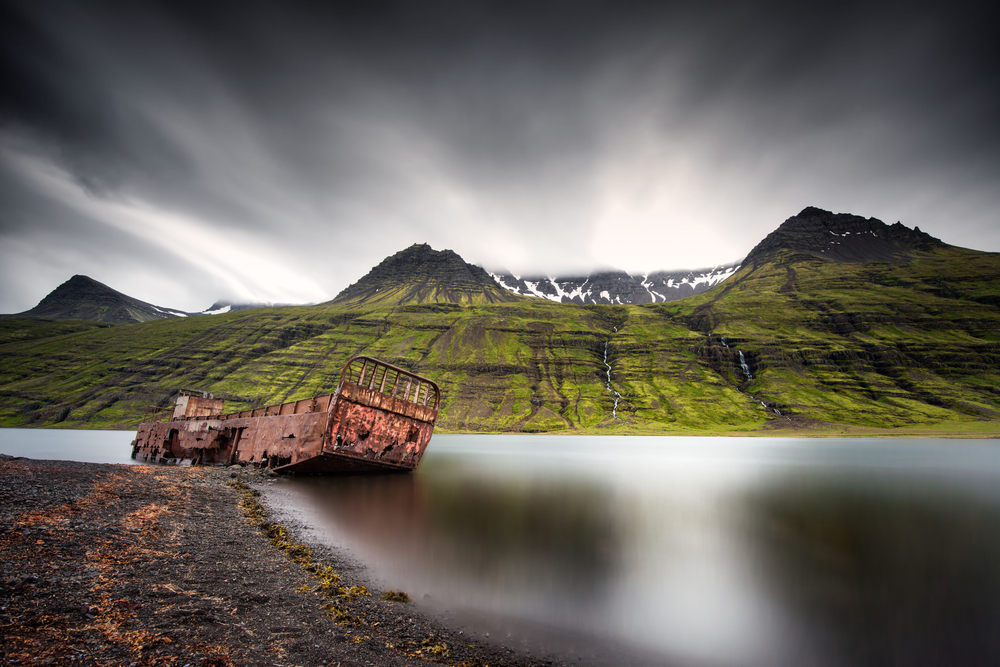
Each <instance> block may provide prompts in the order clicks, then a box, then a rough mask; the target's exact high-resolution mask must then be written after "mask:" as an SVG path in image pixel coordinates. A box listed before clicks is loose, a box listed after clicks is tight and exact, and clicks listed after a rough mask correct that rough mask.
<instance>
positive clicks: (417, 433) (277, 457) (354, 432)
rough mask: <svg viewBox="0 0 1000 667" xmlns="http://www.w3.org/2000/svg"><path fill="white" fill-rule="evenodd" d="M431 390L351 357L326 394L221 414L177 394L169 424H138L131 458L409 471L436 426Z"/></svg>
mask: <svg viewBox="0 0 1000 667" xmlns="http://www.w3.org/2000/svg"><path fill="white" fill-rule="evenodd" d="M440 400H441V391H440V389H439V388H438V386H437V384H435V383H434V382H433V381H431V380H428V379H427V378H425V377H421V376H419V375H415V374H413V373H410V372H409V371H406V370H403V369H402V368H398V367H396V366H392V365H390V364H387V363H384V362H381V361H378V360H376V359H372V358H371V357H354V358H352V359H350V360H349V361H348V362H347V363H346V364H345V365H344V368H343V370H342V371H341V373H340V384H339V385H338V387H337V391H335V392H334V393H332V394H328V395H326V396H317V397H316V398H307V399H304V400H301V401H294V402H291V403H283V404H282V405H272V406H270V407H266V408H257V409H255V410H247V411H244V412H238V413H233V414H225V415H224V414H222V409H223V402H222V400H221V399H216V398H214V397H212V396H211V395H209V394H205V393H201V392H182V395H180V396H178V397H177V402H176V405H175V406H174V408H173V413H172V415H171V416H170V417H169V418H168V420H167V421H150V422H145V423H143V424H141V425H140V426H139V430H138V433H136V438H135V440H134V441H133V442H132V458H134V459H138V460H143V461H151V462H160V463H180V462H188V461H189V462H192V463H203V464H231V463H253V464H257V465H267V466H268V467H269V468H274V469H275V470H277V471H278V472H294V473H300V474H324V473H330V474H338V473H367V472H408V471H410V470H413V469H414V468H416V467H417V464H418V463H419V462H420V458H421V457H422V456H423V453H424V450H425V449H426V448H427V443H428V442H430V439H431V435H432V433H433V431H434V422H435V421H436V420H437V409H438V404H439V403H440Z"/></svg>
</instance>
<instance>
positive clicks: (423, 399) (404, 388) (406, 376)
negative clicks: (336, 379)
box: [339, 356, 441, 410]
mask: <svg viewBox="0 0 1000 667" xmlns="http://www.w3.org/2000/svg"><path fill="white" fill-rule="evenodd" d="M344 382H350V383H351V384H354V385H356V386H358V387H363V388H365V389H368V390H369V391H377V392H378V393H380V394H384V395H386V396H391V397H392V398H395V399H399V400H401V401H406V402H407V403H413V404H414V405H420V406H422V407H429V408H431V409H432V410H437V409H438V404H439V403H440V402H441V389H440V388H439V387H438V385H437V383H436V382H434V381H433V380H430V379H428V378H425V377H423V376H421V375H417V374H416V373H411V372H410V371H408V370H406V369H404V368H400V367H399V366H393V365H392V364H387V363H385V362H384V361H379V360H378V359H373V358H372V357H363V356H357V357H352V358H351V359H350V360H348V362H347V363H346V364H344V369H343V370H342V371H341V372H340V385H339V386H340V387H342V386H344Z"/></svg>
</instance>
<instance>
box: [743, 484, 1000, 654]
mask: <svg viewBox="0 0 1000 667" xmlns="http://www.w3.org/2000/svg"><path fill="white" fill-rule="evenodd" d="M747 501H748V505H747V508H748V509H749V510H750V512H751V515H752V516H754V518H755V521H754V522H753V523H752V524H751V525H750V526H749V528H750V529H751V531H752V532H753V533H754V537H753V540H754V542H755V544H756V547H757V548H756V549H754V550H753V552H754V553H756V554H758V555H759V557H760V559H761V562H762V563H763V565H764V568H765V570H766V571H767V572H768V574H769V579H770V581H771V584H772V585H773V586H774V587H775V588H776V589H777V590H778V591H780V593H779V594H780V595H782V596H784V597H786V598H787V599H788V601H789V602H790V604H791V605H793V607H794V608H795V609H796V610H797V612H798V613H797V616H798V617H799V619H800V620H802V621H804V622H805V623H806V625H807V627H809V628H810V630H811V631H812V632H814V633H815V634H816V637H817V640H818V641H819V642H820V644H825V645H826V646H827V651H828V655H836V656H841V658H842V661H841V664H850V665H890V664H896V665H945V664H949V665H997V664H1000V632H998V628H1000V569H998V568H997V563H1000V508H998V507H997V506H996V504H994V503H990V502H984V499H983V498H982V497H976V496H974V495H972V494H971V493H969V494H966V493H962V492H961V491H960V490H958V489H955V488H950V489H947V488H945V489H942V488H935V489H929V488H927V487H926V485H924V484H920V483H914V482H909V483H907V484H892V483H887V482H886V480H884V479H883V480H881V482H880V485H873V484H871V483H870V481H869V482H868V483H866V482H865V481H863V480H861V481H859V480H847V479H841V480H832V479H831V480H823V481H818V480H816V479H810V480H809V481H808V482H807V483H803V482H802V480H788V481H787V483H785V484H780V485H779V484H776V485H773V486H769V487H767V488H766V489H764V490H762V491H760V492H759V493H757V494H754V495H752V496H750V497H748V498H747Z"/></svg>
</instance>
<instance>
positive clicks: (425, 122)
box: [0, 0, 1000, 313]
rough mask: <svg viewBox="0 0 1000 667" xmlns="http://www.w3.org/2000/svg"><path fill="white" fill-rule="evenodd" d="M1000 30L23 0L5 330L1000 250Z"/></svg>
mask: <svg viewBox="0 0 1000 667" xmlns="http://www.w3.org/2000/svg"><path fill="white" fill-rule="evenodd" d="M987 4H990V3H983V2H977V3H972V4H969V5H968V6H964V5H963V3H960V2H946V3H945V2H938V3H933V4H932V5H929V6H928V7H926V8H920V6H919V5H918V4H916V3H898V4H881V5H879V4H873V3H867V2H866V3H858V4H855V5H852V4H850V3H845V2H836V3H827V4H826V5H822V4H820V3H806V2H794V3H766V4H765V3H752V2H734V3H710V2H692V3H669V2H653V3H630V2H623V1H622V0H616V1H614V2H607V3H601V2H582V1H579V0H572V1H567V2H546V1H545V0H539V1H533V2H511V1H501V2H481V1H477V0H456V1H455V2H437V1H434V0H427V1H423V0H405V1H400V2H377V1H371V0H364V1H358V2H350V3H337V2H329V3H315V6H314V7H311V6H309V5H304V4H303V5H295V4H294V3H290V2H284V1H283V2H270V3H258V2H248V1H247V0H240V1H239V2H233V3H224V2H218V1H213V2H190V3H186V2H185V3H182V2H159V3H156V2H142V1H136V2H114V3H111V2H108V3H104V2H99V1H95V0H87V1H86V2H78V1H75V0H74V1H71V2H48V1H44V0H29V1H25V2H13V3H11V2H6V0H0V49H2V56H0V280H2V292H0V312H7V313H9V312H18V311H21V310H25V309H28V308H30V307H32V306H34V305H35V304H36V303H37V302H38V300H39V299H41V298H42V297H43V296H45V294H47V293H48V292H49V291H51V290H52V289H54V288H55V287H56V286H57V285H59V284H60V283H62V282H63V281H65V280H67V279H68V278H69V277H70V276H72V275H73V274H76V273H81V274H85V275H89V276H91V277H92V278H95V279H96V280H99V281H101V282H104V283H106V284H108V285H110V286H111V287H113V288H115V289H118V290H120V291H122V292H125V293H127V294H129V295H132V296H135V297H138V298H140V299H143V300H146V301H150V302H152V303H155V304H158V305H161V306H168V307H173V308H180V309H184V310H192V311H193V310H202V309H204V308H206V307H208V306H209V305H210V304H211V303H212V302H213V301H215V300H216V299H219V298H232V299H239V300H270V301H280V302H297V303H301V302H317V301H323V300H326V299H329V298H332V297H333V296H334V295H336V294H337V293H338V292H339V291H340V290H341V289H343V288H344V287H346V286H347V285H348V284H350V283H352V282H354V281H356V280H357V279H358V278H360V277H361V276H362V275H364V274H365V273H366V272H367V271H368V270H369V269H370V268H371V267H372V266H374V265H375V264H377V263H378V262H379V261H381V260H382V259H383V258H384V257H386V256H387V255H390V254H392V253H394V252H396V251H398V250H401V249H403V248H405V247H407V246H409V245H411V244H413V243H419V242H426V243H429V244H431V246H433V247H434V248H436V249H444V248H451V249H453V250H455V251H456V252H458V253H459V254H460V255H462V256H463V257H464V258H465V259H466V260H468V261H471V262H474V263H478V264H481V265H483V266H486V267H487V268H493V269H498V268H504V267H508V268H510V269H511V270H513V271H515V272H521V273H543V272H546V273H550V274H563V275H565V274H568V273H577V274H579V273H584V272H587V271H588V270H590V269H593V268H595V267H615V268H621V269H625V270H628V271H630V272H632V273H636V272H645V271H649V270H657V269H679V268H700V267H707V266H713V265H716V264H721V263H726V262H732V261H737V260H739V259H741V258H742V257H743V256H745V255H746V254H747V252H749V250H750V249H751V248H752V247H753V246H754V245H755V244H756V243H757V242H758V241H759V240H761V239H762V238H763V237H764V236H765V235H767V234H768V233H769V232H770V231H772V230H773V229H775V228H776V227H777V226H778V225H779V224H780V223H781V222H782V221H783V220H785V219H786V218H788V217H790V216H792V215H794V214H796V213H797V212H798V211H800V210H801V209H802V208H804V207H805V206H809V205H813V206H818V207H821V208H826V209H830V210H833V211H836V212H849V213H856V214H859V215H864V216H874V217H877V218H880V219H882V220H884V221H885V222H888V223H893V222H896V221H897V220H899V221H902V222H903V223H904V224H906V225H908V226H911V227H912V226H915V225H916V226H920V228H921V229H923V230H924V231H926V232H929V233H931V234H933V235H934V236H937V237H939V238H941V239H942V240H944V241H946V242H948V243H952V244H954V245H960V246H965V247H972V248H977V249H980V250H990V251H1000V76H998V75H1000V71H998V67H997V63H998V62H1000V53H998V50H1000V49H998V43H1000V40H998V39H997V38H996V34H995V32H996V27H997V25H1000V22H998V18H1000V17H998V16H997V15H996V13H995V12H994V13H992V14H988V13H986V11H988V10H984V9H982V8H980V9H974V8H975V7H977V6H980V7H982V6H985V5H987ZM206 6H210V7H212V8H213V9H211V10H206V9H205V7H206ZM824 7H825V8H824Z"/></svg>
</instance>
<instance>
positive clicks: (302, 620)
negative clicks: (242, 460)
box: [0, 457, 559, 667]
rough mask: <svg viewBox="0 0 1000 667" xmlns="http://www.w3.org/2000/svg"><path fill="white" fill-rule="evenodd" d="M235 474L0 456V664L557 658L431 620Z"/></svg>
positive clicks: (258, 481)
mask: <svg viewBox="0 0 1000 667" xmlns="http://www.w3.org/2000/svg"><path fill="white" fill-rule="evenodd" d="M263 480H264V478H263V477H262V475H261V474H260V473H258V472H256V471H251V470H247V469H222V468H200V467H195V468H191V467H183V468H173V467H159V466H128V465H108V464H92V463H74V462H65V461H36V460H31V459H24V458H10V457H2V458H0V662H2V663H3V664H11V665H17V664H31V665H38V664H52V665H177V666H178V667H184V666H185V665H191V666H192V667H194V666H195V665H212V666H225V665H303V666H305V665H342V666H345V667H346V666H354V665H376V666H382V665H387V666H388V665H419V664H446V665H454V666H456V667H473V666H476V667H485V666H487V665H491V666H493V667H497V666H500V665H510V666H512V667H515V666H521V665H553V664H559V661H557V660H550V659H544V658H532V657H529V656H526V655H524V654H521V653H519V652H516V651H514V649H513V648H510V647H504V646H502V645H498V644H487V643H481V642H477V641H473V640H470V639H469V638H468V637H466V636H464V635H462V634H460V633H459V632H458V631H454V630H448V629H446V628H444V627H441V626H440V625H439V624H438V623H436V622H435V621H434V620H433V619H431V618H428V617H427V616H425V615H422V614H421V613H420V611H419V610H418V608H417V607H415V606H414V605H412V604H410V603H408V602H404V601H398V599H387V598H393V597H397V598H398V597H399V596H393V595H392V593H391V592H387V591H378V590H369V588H368V587H366V586H367V585H368V584H367V582H366V581H364V580H362V579H361V577H362V573H359V572H358V568H356V567H353V566H351V565H350V564H348V563H344V562H338V561H337V559H336V556H333V555H330V554H324V555H323V556H322V557H317V556H316V555H314V553H313V552H312V550H311V549H309V547H308V546H307V545H302V544H299V543H297V542H296V541H295V536H294V535H293V534H291V533H290V532H289V531H287V530H286V529H285V528H284V527H283V526H280V525H278V524H275V523H273V522H272V521H271V520H270V517H269V514H268V512H267V510H266V507H264V506H263V505H262V504H261V503H260V502H258V495H259V494H258V493H257V491H256V489H257V488H259V487H260V486H261V485H262V484H263Z"/></svg>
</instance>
